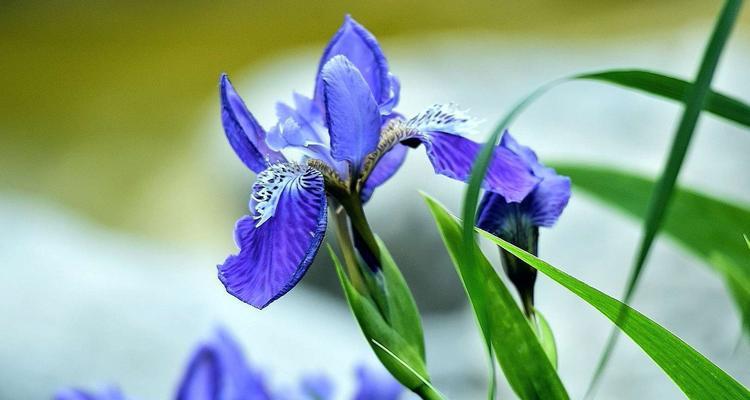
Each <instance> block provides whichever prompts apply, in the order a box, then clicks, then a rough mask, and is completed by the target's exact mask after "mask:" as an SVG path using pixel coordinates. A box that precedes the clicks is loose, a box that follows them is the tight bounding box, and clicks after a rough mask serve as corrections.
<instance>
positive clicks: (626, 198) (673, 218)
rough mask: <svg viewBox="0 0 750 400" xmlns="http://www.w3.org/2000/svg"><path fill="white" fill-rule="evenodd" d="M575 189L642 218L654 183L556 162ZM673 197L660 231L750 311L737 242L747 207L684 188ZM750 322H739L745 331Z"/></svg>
mask: <svg viewBox="0 0 750 400" xmlns="http://www.w3.org/2000/svg"><path fill="white" fill-rule="evenodd" d="M555 168H556V169H557V171H558V172H559V173H561V174H564V175H568V176H570V177H571V180H572V181H573V184H574V185H575V188H576V189H580V190H583V191H585V192H586V193H588V194H590V195H593V196H594V197H595V198H597V199H598V200H600V201H602V202H604V203H605V204H607V205H608V206H611V207H614V208H615V209H617V210H620V211H621V212H624V213H625V214H627V215H628V216H631V217H633V218H636V219H639V220H640V219H642V218H643V217H644V215H645V214H646V204H647V202H648V198H649V194H650V193H651V191H652V188H653V187H654V181H653V180H651V179H647V178H644V177H641V176H638V175H635V174H631V173H628V172H624V171H620V170H617V169H613V168H608V167H597V166H586V165H577V164H556V165H555ZM673 197H674V199H673V201H672V204H671V206H670V211H669V215H668V216H667V218H666V219H665V221H664V225H663V227H662V231H663V232H664V233H665V234H667V235H668V236H669V237H671V238H672V239H674V240H675V241H677V242H678V243H679V244H681V245H682V246H683V247H684V248H685V249H686V250H688V251H690V252H691V253H692V254H694V255H695V256H697V257H699V258H701V259H702V260H704V261H705V262H706V263H707V265H711V266H712V267H713V268H714V269H715V270H716V271H717V272H718V273H720V274H721V275H722V276H723V278H724V279H725V280H726V282H727V284H728V285H729V287H730V293H731V294H732V296H733V297H734V300H735V302H736V303H737V305H738V307H739V308H740V310H741V313H742V314H743V315H744V316H746V317H747V316H748V312H750V261H749V260H750V256H749V255H750V253H748V249H747V248H746V247H745V244H744V243H743V242H742V239H741V237H742V233H743V229H745V228H746V227H748V226H750V208H748V207H747V206H741V205H737V204H732V203H730V202H728V201H724V200H719V199H716V198H713V197H710V196H708V195H705V194H702V193H698V192H695V191H692V190H688V189H684V188H676V189H675V190H674V195H673ZM748 322H750V319H747V318H745V327H746V328H750V327H748Z"/></svg>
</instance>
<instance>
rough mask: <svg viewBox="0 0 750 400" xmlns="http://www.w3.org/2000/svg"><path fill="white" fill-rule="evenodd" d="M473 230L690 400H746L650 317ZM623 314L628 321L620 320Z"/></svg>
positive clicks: (747, 395)
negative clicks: (596, 315) (567, 296)
mask: <svg viewBox="0 0 750 400" xmlns="http://www.w3.org/2000/svg"><path fill="white" fill-rule="evenodd" d="M429 206H430V209H431V212H432V213H433V215H434V216H435V219H436V221H437V222H438V225H439V226H441V225H442V227H441V230H443V231H450V230H453V231H454V232H456V233H455V235H457V234H458V231H459V229H460V227H461V222H460V221H459V220H458V219H457V218H455V217H454V216H453V215H451V214H450V213H449V212H448V211H447V210H446V209H445V208H444V207H443V206H442V205H440V204H439V203H437V202H432V204H429ZM475 230H476V231H477V232H479V233H481V234H482V235H483V236H485V237H487V238H488V239H489V240H491V241H492V242H493V243H495V244H497V245H498V246H500V247H502V248H503V249H505V250H507V251H508V252H510V253H512V254H513V255H515V256H516V257H518V258H519V259H521V260H523V261H524V262H525V263H527V264H528V265H529V266H531V267H533V268H535V269H537V270H538V271H539V272H541V273H543V274H544V275H546V276H547V277H549V278H550V279H552V280H553V281H555V282H557V283H558V284H560V285H561V286H563V287H565V288H566V289H568V290H569V291H571V292H572V293H573V294H575V295H576V296H578V297H580V298H581V299H582V300H584V301H585V302H587V303H589V304H590V305H591V306H593V307H594V308H596V309H597V310H598V311H599V312H601V313H602V314H603V315H604V316H606V317H607V318H608V319H609V320H611V321H612V322H613V323H614V324H616V325H617V326H618V328H619V329H621V330H622V331H623V332H624V333H625V334H627V335H628V336H629V337H630V338H631V339H632V340H633V341H634V342H635V343H636V344H637V345H638V346H639V347H640V348H641V349H642V350H643V351H644V352H645V353H646V354H647V355H648V356H649V357H650V358H651V359H652V360H654V362H655V363H656V364H657V365H658V366H659V367H660V368H661V369H662V370H663V371H664V372H665V373H666V374H667V375H668V376H669V377H670V378H671V379H672V380H673V381H674V382H675V383H676V384H677V386H678V387H679V388H680V389H681V390H682V391H683V393H685V395H686V396H687V397H688V398H689V399H696V400H714V399H725V400H735V399H736V400H740V399H742V400H747V399H750V391H748V390H747V388H745V387H744V386H742V384H740V383H739V382H737V381H736V380H735V379H734V378H732V377H731V376H729V375H728V374H727V373H726V372H724V371H723V370H721V368H719V367H717V366H716V365H715V364H713V363H712V362H711V361H709V360H708V359H707V358H706V357H704V356H703V355H701V354H700V353H698V352H697V351H696V350H695V349H693V348H692V347H690V345H688V344H687V343H685V342H683V341H682V340H680V338H678V337H677V336H675V335H674V334H672V333H671V332H669V331H668V330H667V329H665V328H663V327H662V326H661V325H659V324H657V323H656V322H654V321H652V320H650V319H649V318H648V317H646V316H644V315H643V314H641V313H639V312H638V311H636V310H634V309H632V308H630V307H629V306H628V305H626V304H624V303H621V302H620V301H618V300H617V299H615V298H613V297H611V296H609V295H607V294H605V293H603V292H601V291H599V290H597V289H595V288H593V287H591V286H589V285H587V284H586V283H584V282H582V281H580V280H578V279H576V278H574V277H572V276H570V275H568V274H566V273H565V272H563V271H561V270H559V269H557V268H555V267H553V266H552V265H550V264H548V263H546V262H544V261H542V260H540V259H539V258H537V257H535V256H533V255H531V254H529V253H527V252H525V251H523V250H521V249H519V248H518V247H516V246H513V245H512V244H510V243H508V242H506V241H504V240H502V239H500V238H498V237H495V236H494V235H492V234H490V233H488V232H484V231H482V230H480V229H478V228H475ZM446 244H449V243H446ZM475 246H476V244H475ZM479 256H482V255H481V253H479V254H478V257H479ZM482 257H483V256H482ZM624 312H625V313H627V314H628V318H625V319H624V318H621V315H622V313H624Z"/></svg>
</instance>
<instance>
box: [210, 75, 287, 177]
mask: <svg viewBox="0 0 750 400" xmlns="http://www.w3.org/2000/svg"><path fill="white" fill-rule="evenodd" d="M219 89H220V90H219V91H220V97H221V123H222V125H223V126H224V133H225V134H226V136H227V140H229V144H230V145H231V146H232V149H234V152H235V153H237V156H238V157H239V158H240V160H242V162H243V163H244V164H245V165H246V166H247V167H248V168H250V169H251V170H252V171H254V172H256V173H257V172H260V171H262V170H264V169H265V168H266V166H267V165H268V163H274V162H282V161H284V156H282V155H281V154H280V153H278V152H276V151H274V150H271V149H270V148H269V147H268V145H267V144H266V142H265V139H266V132H265V131H264V130H263V128H262V127H261V126H260V124H258V121H256V120H255V118H254V117H253V115H252V114H250V111H248V109H247V107H246V106H245V103H244V102H243V101H242V98H241V97H240V96H239V94H237V92H236V91H235V90H234V87H233V86H232V83H231V82H229V78H228V77H227V76H226V74H222V75H221V79H220V82H219Z"/></svg>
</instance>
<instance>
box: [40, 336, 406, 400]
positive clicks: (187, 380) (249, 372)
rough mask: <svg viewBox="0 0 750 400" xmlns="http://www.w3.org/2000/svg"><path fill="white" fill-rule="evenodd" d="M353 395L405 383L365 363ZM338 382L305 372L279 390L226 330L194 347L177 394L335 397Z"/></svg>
mask: <svg viewBox="0 0 750 400" xmlns="http://www.w3.org/2000/svg"><path fill="white" fill-rule="evenodd" d="M356 378H357V384H356V389H355V393H354V394H353V396H352V399H353V400H397V399H398V398H399V397H400V396H401V394H402V393H403V392H404V388H403V386H401V384H400V383H398V381H396V380H395V379H394V378H393V377H391V375H390V374H389V373H388V372H386V371H385V370H383V369H382V368H380V369H370V368H366V367H364V366H360V367H358V368H357V370H356ZM333 395H334V386H333V383H332V382H331V381H330V380H329V379H328V378H327V377H326V376H324V375H310V376H307V377H304V378H303V379H302V380H301V382H300V385H299V387H298V388H295V389H294V390H286V391H274V390H272V389H271V388H270V386H269V385H268V383H267V381H266V378H265V376H264V374H263V373H262V372H261V371H259V370H257V369H256V368H255V367H253V366H252V365H250V364H249V363H248V362H247V359H246V358H245V356H244V355H243V353H242V350H241V348H240V346H239V344H238V343H237V342H236V341H235V340H234V339H233V338H232V337H231V336H230V335H229V334H228V333H226V332H225V331H223V330H218V331H217V332H216V334H215V335H214V337H213V338H212V339H211V340H209V341H206V342H205V343H201V344H200V345H199V346H198V347H197V348H196V349H195V351H194V352H193V355H192V357H191V358H190V360H189V362H188V364H187V368H186V369H185V372H184V373H183V375H182V378H181V380H180V383H179V385H178V387H177V391H176V394H175V397H174V398H175V399H176V400H332V399H333V398H334V396H333ZM54 399H55V400H126V398H125V396H123V394H122V392H120V390H118V389H117V388H114V387H109V388H105V389H104V390H102V391H99V392H91V391H85V390H80V389H65V390H62V391H59V392H58V393H57V394H56V395H55V397H54Z"/></svg>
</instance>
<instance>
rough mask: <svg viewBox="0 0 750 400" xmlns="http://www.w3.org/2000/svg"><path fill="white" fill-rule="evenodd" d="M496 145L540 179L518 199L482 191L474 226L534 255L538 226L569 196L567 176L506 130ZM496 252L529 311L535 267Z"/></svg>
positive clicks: (556, 212)
mask: <svg viewBox="0 0 750 400" xmlns="http://www.w3.org/2000/svg"><path fill="white" fill-rule="evenodd" d="M498 147H499V148H504V149H507V150H509V151H512V152H513V153H515V154H517V155H518V156H519V157H521V159H522V160H523V162H524V163H525V164H526V165H527V166H528V167H529V168H530V169H531V171H532V172H533V173H534V175H535V176H537V177H538V178H539V179H540V182H539V184H538V185H537V186H536V188H534V190H533V191H532V192H531V193H529V194H528V195H527V196H526V197H525V198H523V199H522V200H521V201H520V202H509V201H508V200H507V199H505V198H504V197H503V196H500V195H497V194H495V193H492V192H487V193H485V194H484V197H483V198H482V201H481V202H480V204H479V212H478V214H477V226H478V227H479V228H481V229H483V230H485V231H487V232H490V233H492V234H494V235H495V236H498V237H500V238H502V239H503V240H505V241H508V242H510V243H512V244H514V245H516V246H518V247H520V248H522V249H524V250H526V251H528V252H529V253H531V254H534V255H538V250H539V249H538V245H539V244H538V242H539V227H542V226H543V227H551V226H552V225H554V224H555V222H557V219H558V218H559V217H560V214H562V212H563V210H564V209H565V206H566V205H567V204H568V200H569V199H570V178H568V177H567V176H561V175H558V174H557V173H556V172H555V170H554V169H552V168H549V167H546V166H544V164H542V163H541V162H540V161H539V160H538V158H537V156H536V153H534V151H533V150H531V149H530V148H528V147H526V146H522V145H520V144H519V143H518V142H517V141H516V140H515V139H514V138H513V137H512V136H511V135H510V133H508V132H505V133H504V134H503V137H502V139H501V140H500V144H499V145H498ZM500 254H501V259H502V264H503V268H504V269H505V273H506V274H507V275H508V278H509V279H510V280H511V282H512V283H513V285H514V286H515V287H516V289H517V290H518V292H519V294H520V295H521V299H522V301H523V305H524V310H525V311H526V314H527V315H531V314H532V313H533V305H534V282H535V281H536V269H534V268H531V267H529V266H527V265H526V263H524V262H523V261H521V260H519V259H518V258H516V257H515V256H514V255H512V254H510V253H509V252H507V251H505V250H502V249H501V250H500Z"/></svg>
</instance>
